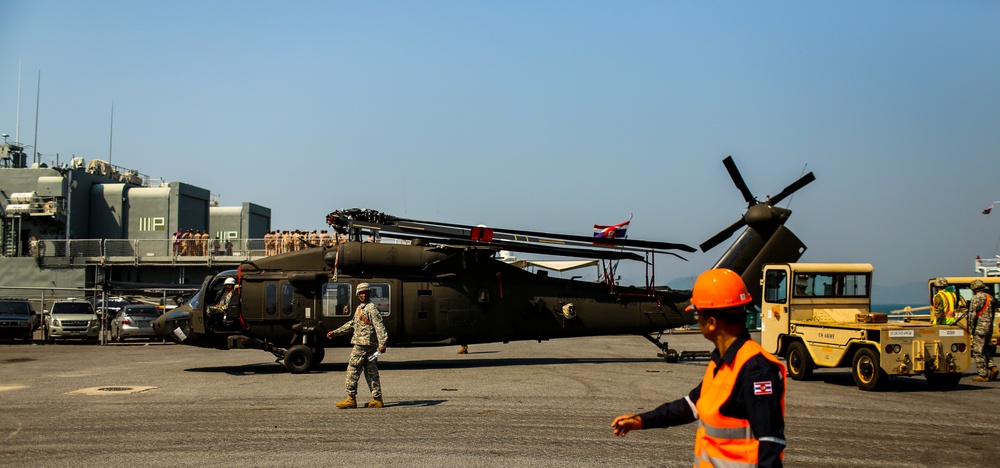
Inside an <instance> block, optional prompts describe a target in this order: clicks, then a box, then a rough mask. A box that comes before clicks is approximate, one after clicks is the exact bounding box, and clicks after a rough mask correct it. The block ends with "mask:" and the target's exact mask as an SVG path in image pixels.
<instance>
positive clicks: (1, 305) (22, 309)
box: [0, 299, 38, 341]
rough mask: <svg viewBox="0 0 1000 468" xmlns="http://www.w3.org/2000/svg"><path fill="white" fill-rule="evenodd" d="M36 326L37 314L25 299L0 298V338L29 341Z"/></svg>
mask: <svg viewBox="0 0 1000 468" xmlns="http://www.w3.org/2000/svg"><path fill="white" fill-rule="evenodd" d="M37 328H38V315H37V314H35V311H34V310H33V309H32V308H31V303H30V302H28V301H27V300H26V299H0V339H10V338H18V339H22V340H26V341H31V338H32V335H34V333H35V330H36V329H37Z"/></svg>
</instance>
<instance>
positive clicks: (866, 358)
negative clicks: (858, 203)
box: [761, 263, 971, 390]
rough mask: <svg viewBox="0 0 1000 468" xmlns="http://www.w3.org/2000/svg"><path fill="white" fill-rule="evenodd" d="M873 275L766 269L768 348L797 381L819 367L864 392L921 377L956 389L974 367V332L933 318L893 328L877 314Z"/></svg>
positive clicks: (824, 268)
mask: <svg viewBox="0 0 1000 468" xmlns="http://www.w3.org/2000/svg"><path fill="white" fill-rule="evenodd" d="M873 271H874V268H873V267H872V265H871V264H867V263H784V264H769V265H765V266H764V272H763V279H762V280H761V284H762V286H763V291H762V292H763V294H762V296H761V297H762V303H761V345H763V346H764V349H766V350H768V351H769V352H771V353H773V354H775V355H780V356H784V357H785V360H786V364H787V368H788V375H789V376H790V377H791V378H793V379H795V380H805V379H808V378H809V377H810V376H811V375H812V372H813V370H814V369H815V368H817V367H850V368H851V374H852V375H853V377H854V383H855V384H856V385H857V386H858V388H860V389H861V390H877V389H879V388H880V387H882V386H883V385H884V384H885V382H886V381H887V380H888V377H889V376H898V375H904V376H913V375H919V374H923V375H924V376H925V377H926V378H927V382H928V383H929V384H930V386H931V387H932V388H934V389H938V390H949V389H952V388H954V387H955V386H956V385H958V382H959V380H961V378H962V374H963V373H964V372H965V370H966V369H967V368H968V367H969V364H970V361H971V358H970V353H969V337H968V333H966V331H965V329H964V328H963V327H962V326H958V325H932V324H931V323H930V319H929V318H927V319H914V318H913V316H910V317H907V316H905V315H904V316H900V318H901V319H902V320H898V321H897V320H894V321H892V322H890V321H889V315H888V314H886V313H882V312H872V310H871V284H872V283H871V280H872V272H873ZM894 318H895V317H894Z"/></svg>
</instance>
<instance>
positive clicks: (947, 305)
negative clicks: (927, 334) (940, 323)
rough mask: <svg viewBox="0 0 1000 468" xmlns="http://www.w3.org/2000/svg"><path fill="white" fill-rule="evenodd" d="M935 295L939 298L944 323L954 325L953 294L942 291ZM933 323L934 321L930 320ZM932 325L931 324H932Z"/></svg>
mask: <svg viewBox="0 0 1000 468" xmlns="http://www.w3.org/2000/svg"><path fill="white" fill-rule="evenodd" d="M937 295H940V296H941V302H942V304H941V306H942V307H944V323H945V324H947V325H951V324H954V323H955V298H956V295H955V293H953V292H951V291H945V290H944V289H942V290H940V291H938V292H937ZM932 322H934V320H932ZM932 325H933V323H932Z"/></svg>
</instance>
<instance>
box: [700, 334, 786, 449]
mask: <svg viewBox="0 0 1000 468" xmlns="http://www.w3.org/2000/svg"><path fill="white" fill-rule="evenodd" d="M757 355H761V356H763V357H764V358H766V359H767V360H768V361H771V362H773V363H774V364H775V365H777V366H778V368H779V369H781V376H780V378H781V379H782V382H781V383H782V392H783V393H782V395H781V397H782V398H781V411H782V414H784V411H785V398H784V380H785V366H784V365H783V364H782V363H781V362H779V361H778V360H777V359H776V358H775V357H774V356H772V355H771V354H770V353H768V352H767V351H764V349H763V348H761V346H760V344H758V343H756V342H755V341H753V340H747V341H745V342H744V343H743V345H742V346H741V347H740V349H739V350H738V351H737V352H736V357H735V358H734V359H733V362H732V365H726V364H725V363H723V364H722V366H721V367H719V370H718V372H716V371H715V369H716V365H715V362H714V361H712V362H709V364H708V368H707V369H705V377H704V379H703V380H702V383H701V395H700V396H699V397H698V402H697V404H696V406H697V409H698V412H697V415H698V420H699V421H698V431H697V433H696V435H695V442H694V455H695V460H694V466H696V467H697V466H714V467H727V468H728V467H733V468H746V467H754V466H757V462H758V460H757V454H758V448H759V444H760V441H759V440H757V439H756V438H755V437H754V434H753V431H752V430H751V429H750V422H749V421H747V420H746V419H739V418H733V417H729V416H725V415H723V414H721V412H720V409H721V408H722V405H723V404H725V403H726V401H727V400H728V399H729V397H730V396H731V395H732V393H733V388H734V386H735V384H736V378H737V377H738V376H739V374H740V371H741V370H742V369H743V365H744V364H746V362H747V361H749V360H750V359H751V358H753V357H755V356H757ZM768 440H769V441H772V442H776V443H783V441H780V439H777V438H768ZM779 441H780V442H779Z"/></svg>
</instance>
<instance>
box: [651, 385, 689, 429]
mask: <svg viewBox="0 0 1000 468" xmlns="http://www.w3.org/2000/svg"><path fill="white" fill-rule="evenodd" d="M699 395H701V384H698V386H697V387H695V388H694V390H691V393H689V394H688V396H687V397H684V398H681V399H680V400H674V401H672V402H670V403H664V404H662V405H660V406H658V407H656V408H655V409H654V410H652V411H647V412H645V413H642V414H640V415H639V417H640V418H642V428H643V429H651V428H655V427H671V426H680V425H682V424H687V423H690V422H694V420H695V419H697V418H695V415H694V413H695V412H694V408H693V406H694V405H695V404H696V403H698V396H699Z"/></svg>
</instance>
